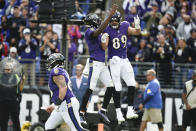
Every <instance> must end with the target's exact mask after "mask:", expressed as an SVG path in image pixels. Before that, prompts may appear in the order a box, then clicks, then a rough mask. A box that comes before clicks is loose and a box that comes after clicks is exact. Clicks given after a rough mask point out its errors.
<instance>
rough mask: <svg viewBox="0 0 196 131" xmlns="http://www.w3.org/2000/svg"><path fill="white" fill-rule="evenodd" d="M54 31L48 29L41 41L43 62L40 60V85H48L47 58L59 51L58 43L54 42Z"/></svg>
mask: <svg viewBox="0 0 196 131" xmlns="http://www.w3.org/2000/svg"><path fill="white" fill-rule="evenodd" d="M52 39H53V32H52V31H51V30H47V31H46V32H45V35H44V36H43V40H42V41H41V42H40V53H41V62H40V83H39V84H40V85H46V84H47V80H46V79H45V78H46V76H47V70H46V63H47V61H46V60H47V58H48V57H49V55H50V54H52V53H58V52H57V50H56V49H57V45H55V44H56V43H53V40H52Z"/></svg>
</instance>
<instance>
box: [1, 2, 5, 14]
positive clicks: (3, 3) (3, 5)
mask: <svg viewBox="0 0 196 131" xmlns="http://www.w3.org/2000/svg"><path fill="white" fill-rule="evenodd" d="M5 4H6V3H5V0H0V12H1V10H3V8H4V7H5Z"/></svg>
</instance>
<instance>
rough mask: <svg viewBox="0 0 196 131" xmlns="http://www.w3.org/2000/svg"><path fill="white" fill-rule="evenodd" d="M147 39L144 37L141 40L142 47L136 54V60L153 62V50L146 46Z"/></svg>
mask: <svg viewBox="0 0 196 131" xmlns="http://www.w3.org/2000/svg"><path fill="white" fill-rule="evenodd" d="M146 44H147V41H146V40H145V39H144V38H143V39H141V40H140V49H139V51H138V52H137V54H136V56H135V61H139V62H151V61H152V59H151V50H150V48H148V47H147V46H146Z"/></svg>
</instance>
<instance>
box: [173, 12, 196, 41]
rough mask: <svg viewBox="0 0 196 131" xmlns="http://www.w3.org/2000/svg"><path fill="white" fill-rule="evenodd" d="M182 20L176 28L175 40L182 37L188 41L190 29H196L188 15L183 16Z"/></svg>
mask: <svg viewBox="0 0 196 131" xmlns="http://www.w3.org/2000/svg"><path fill="white" fill-rule="evenodd" d="M183 20H184V21H182V22H181V23H180V24H179V25H178V27H177V31H176V36H177V38H180V37H184V38H185V40H188V39H189V38H190V37H191V33H190V31H191V29H193V28H196V25H195V24H194V23H193V22H192V21H191V16H190V15H183Z"/></svg>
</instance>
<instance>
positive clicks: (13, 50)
mask: <svg viewBox="0 0 196 131" xmlns="http://www.w3.org/2000/svg"><path fill="white" fill-rule="evenodd" d="M9 56H10V57H12V58H14V59H18V53H17V48H16V47H11V48H10V53H9Z"/></svg>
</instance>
